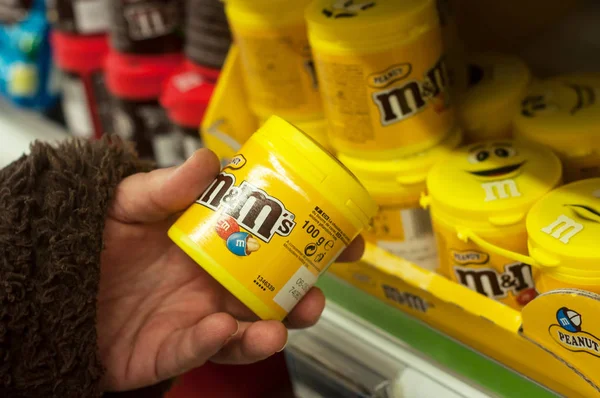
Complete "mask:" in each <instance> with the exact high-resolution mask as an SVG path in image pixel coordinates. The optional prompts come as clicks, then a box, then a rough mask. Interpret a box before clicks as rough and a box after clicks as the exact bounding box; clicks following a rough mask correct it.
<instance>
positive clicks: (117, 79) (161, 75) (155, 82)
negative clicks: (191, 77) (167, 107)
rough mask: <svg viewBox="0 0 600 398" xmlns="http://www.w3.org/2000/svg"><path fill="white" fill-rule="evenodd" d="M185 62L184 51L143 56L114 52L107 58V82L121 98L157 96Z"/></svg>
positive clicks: (114, 93)
mask: <svg viewBox="0 0 600 398" xmlns="http://www.w3.org/2000/svg"><path fill="white" fill-rule="evenodd" d="M182 62H183V56H182V55H181V54H162V55H156V56H148V55H144V56H141V55H125V54H119V53H116V52H111V53H110V54H109V55H108V57H107V59H106V83H107V86H108V89H109V91H110V92H111V93H112V94H113V95H115V96H117V97H120V98H125V99H131V100H152V99H157V98H159V97H160V94H161V92H162V89H163V87H164V84H165V82H166V81H167V79H168V78H169V76H171V75H172V74H173V73H175V71H177V69H178V68H180V67H181V64H182Z"/></svg>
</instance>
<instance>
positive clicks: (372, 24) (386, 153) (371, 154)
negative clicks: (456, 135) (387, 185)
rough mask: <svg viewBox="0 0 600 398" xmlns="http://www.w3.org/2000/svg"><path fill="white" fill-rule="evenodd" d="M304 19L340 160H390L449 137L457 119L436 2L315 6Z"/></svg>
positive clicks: (326, 1)
mask: <svg viewBox="0 0 600 398" xmlns="http://www.w3.org/2000/svg"><path fill="white" fill-rule="evenodd" d="M306 18H307V21H308V28H309V35H310V43H311V46H312V50H313V55H314V59H315V66H316V70H317V75H318V77H319V82H320V87H321V94H322V96H323V105H324V108H325V113H326V116H327V119H328V120H329V133H330V141H331V144H332V146H333V147H334V148H335V149H336V150H337V151H338V152H340V153H344V154H346V155H348V156H353V157H356V158H366V159H389V160H393V159H395V158H398V157H402V156H406V155H410V154H414V153H418V152H421V151H423V150H426V149H427V148H431V147H433V146H435V145H436V144H438V143H439V142H441V141H442V140H443V139H444V138H445V137H446V136H447V135H448V134H450V132H451V131H452V129H453V128H454V124H455V118H454V111H453V109H452V107H451V100H450V95H449V91H450V90H449V86H450V81H449V75H448V68H447V65H446V64H447V61H446V57H445V49H444V41H443V39H442V27H441V25H440V14H439V12H438V8H437V4H436V2H435V1H434V0H410V1H402V2H393V1H381V2H375V1H360V2H344V1H337V2H332V1H330V0H318V1H315V2H313V3H311V5H310V6H309V7H308V8H307V11H306Z"/></svg>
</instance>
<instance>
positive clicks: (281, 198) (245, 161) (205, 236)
mask: <svg viewBox="0 0 600 398" xmlns="http://www.w3.org/2000/svg"><path fill="white" fill-rule="evenodd" d="M376 211H377V205H376V204H375V202H374V201H373V199H372V198H371V197H370V196H369V194H368V193H367V191H366V190H365V189H364V188H363V186H362V185H361V184H360V183H359V182H358V180H357V179H356V177H354V176H353V175H352V174H351V173H350V172H349V171H348V169H346V168H345V167H344V166H343V165H342V164H341V163H339V162H338V161H337V160H336V159H335V158H334V157H332V156H331V155H330V154H329V153H328V152H327V151H325V150H324V149H323V148H322V147H321V146H320V145H319V144H317V143H316V142H315V141H314V140H312V139H311V138H310V137H308V136H307V135H305V134H304V133H302V132H301V131H300V130H298V129H297V128H296V127H294V126H293V125H291V124H290V123H288V122H286V121H284V120H283V119H280V118H278V117H272V118H270V119H269V120H268V121H267V123H265V124H264V125H263V126H262V127H261V128H260V129H259V130H258V131H257V132H256V133H254V135H252V136H251V137H250V139H249V140H248V141H247V142H246V143H245V144H244V146H243V147H242V148H241V150H240V151H239V152H238V153H237V155H235V156H234V157H233V158H232V160H231V161H230V163H229V164H228V165H227V166H226V167H225V168H224V169H223V170H222V171H221V173H220V174H219V176H218V177H217V178H216V179H215V180H214V182H213V183H212V184H211V185H210V186H209V187H208V188H207V189H206V191H205V192H204V193H203V194H202V195H200V197H199V198H198V200H197V201H196V202H195V203H194V204H193V205H192V206H191V207H190V208H189V209H188V210H187V211H186V212H185V213H184V214H183V215H182V216H181V217H180V218H179V219H178V220H177V222H175V224H174V225H173V226H172V227H171V229H170V230H169V236H170V237H171V239H172V240H173V241H174V242H175V244H177V245H178V246H179V247H180V248H181V249H183V250H184V251H185V252H186V253H187V254H188V255H189V256H190V257H192V258H193V259H194V260H195V261H196V262H197V263H198V264H199V266H201V267H202V268H203V269H204V270H206V271H207V272H208V273H209V274H210V275H212V276H213V277H214V278H215V279H216V280H217V281H218V282H220V283H221V284H222V285H223V286H224V287H225V288H226V289H228V290H229V291H230V292H231V293H232V294H233V295H235V296H236V297H237V298H238V299H239V300H240V301H241V302H243V303H244V304H245V305H246V306H248V307H249V308H250V309H251V310H252V311H254V312H255V313H256V314H257V315H258V316H259V317H261V318H262V319H276V320H281V319H283V318H285V316H286V315H287V314H288V312H289V311H291V310H292V308H294V306H295V305H296V304H297V303H298V301H300V299H301V298H302V297H303V296H304V294H305V293H306V292H308V290H309V289H310V288H311V286H312V285H313V284H314V283H315V282H316V281H317V278H318V277H319V275H321V274H322V273H323V272H325V271H326V270H327V268H328V267H329V265H331V263H332V262H333V261H335V259H336V258H337V257H338V256H339V254H340V253H341V252H342V251H343V250H344V249H345V248H346V247H347V246H348V245H349V244H350V242H351V241H352V240H353V239H354V238H355V237H356V236H357V235H358V234H359V233H360V232H361V231H362V230H363V229H364V228H366V227H368V226H369V224H370V221H371V218H372V217H373V216H374V215H375V213H376Z"/></svg>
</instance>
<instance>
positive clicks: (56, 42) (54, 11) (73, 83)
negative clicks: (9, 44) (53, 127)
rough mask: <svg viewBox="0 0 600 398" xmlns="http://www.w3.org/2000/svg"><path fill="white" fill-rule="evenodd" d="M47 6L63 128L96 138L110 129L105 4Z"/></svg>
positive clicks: (69, 0) (98, 0) (60, 0)
mask: <svg viewBox="0 0 600 398" xmlns="http://www.w3.org/2000/svg"><path fill="white" fill-rule="evenodd" d="M47 5H48V10H47V12H48V20H49V21H50V22H51V23H52V26H53V33H52V45H53V49H54V57H55V60H56V64H57V66H58V67H59V68H60V70H61V72H62V104H63V113H64V115H65V121H66V123H67V128H68V129H69V131H70V132H71V133H72V134H73V135H75V136H78V137H83V138H100V137H101V136H102V135H103V134H104V133H107V132H110V130H111V127H110V126H111V118H110V97H109V95H108V92H107V91H106V88H105V84H104V61H105V58H106V55H107V54H108V39H107V35H106V32H107V30H108V24H109V22H108V21H109V13H108V6H107V4H106V2H105V1H103V0H86V1H77V0H49V1H48V2H47Z"/></svg>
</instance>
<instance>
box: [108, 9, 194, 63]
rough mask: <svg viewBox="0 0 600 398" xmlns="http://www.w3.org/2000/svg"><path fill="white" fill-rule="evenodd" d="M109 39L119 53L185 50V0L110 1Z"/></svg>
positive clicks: (155, 52)
mask: <svg viewBox="0 0 600 398" xmlns="http://www.w3.org/2000/svg"><path fill="white" fill-rule="evenodd" d="M107 1H108V3H109V10H110V12H111V20H110V21H111V24H110V27H111V29H110V39H111V46H112V48H113V49H114V50H115V51H117V52H120V53H128V54H137V55H142V54H146V55H160V54H167V53H178V52H181V50H182V49H183V41H184V40H183V26H184V25H183V21H184V2H183V0H107Z"/></svg>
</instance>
